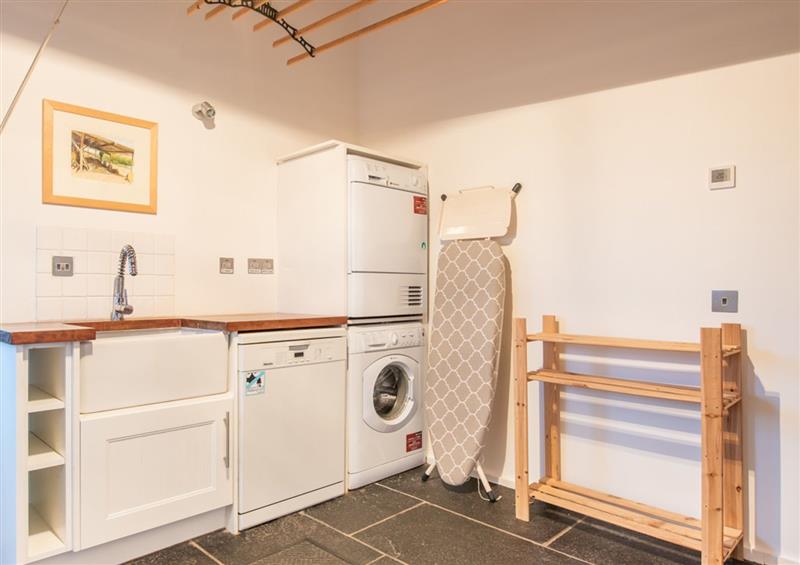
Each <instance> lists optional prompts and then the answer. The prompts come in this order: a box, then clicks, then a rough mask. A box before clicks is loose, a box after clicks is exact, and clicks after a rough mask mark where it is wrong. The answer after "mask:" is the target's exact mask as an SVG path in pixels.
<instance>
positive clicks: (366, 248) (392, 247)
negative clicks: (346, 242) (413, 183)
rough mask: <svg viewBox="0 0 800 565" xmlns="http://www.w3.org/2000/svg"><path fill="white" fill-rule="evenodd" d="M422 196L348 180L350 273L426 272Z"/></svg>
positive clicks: (425, 221)
mask: <svg viewBox="0 0 800 565" xmlns="http://www.w3.org/2000/svg"><path fill="white" fill-rule="evenodd" d="M424 198H425V196H423V195H421V194H415V193H413V192H406V191H403V190H398V189H394V188H386V187H381V186H375V185H371V184H364V183H360V182H353V183H350V218H349V223H350V272H353V273H355V272H360V273H363V272H370V273H426V272H427V266H428V251H427V238H428V216H427V204H426V205H425V210H426V213H424V214H423V213H421V209H420V207H419V204H418V201H419V199H424Z"/></svg>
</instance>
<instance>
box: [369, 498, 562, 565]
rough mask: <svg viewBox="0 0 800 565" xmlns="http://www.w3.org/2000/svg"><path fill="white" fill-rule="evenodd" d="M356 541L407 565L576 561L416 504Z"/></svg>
mask: <svg viewBox="0 0 800 565" xmlns="http://www.w3.org/2000/svg"><path fill="white" fill-rule="evenodd" d="M355 537H357V538H359V539H362V540H364V541H365V542H366V543H368V544H369V545H371V546H373V547H376V548H378V549H380V550H381V551H383V552H384V553H386V554H387V555H390V556H392V557H396V558H397V559H400V560H401V561H405V562H406V563H412V564H414V565H425V564H437V565H448V564H458V565H462V564H464V563H498V564H499V563H511V564H516V563H537V564H556V563H557V564H561V563H569V564H574V563H577V562H576V561H574V560H573V559H570V558H569V557H566V556H564V555H561V554H559V553H556V552H554V551H550V550H548V549H546V548H544V547H541V546H538V545H534V544H533V543H530V542H528V541H525V540H522V539H519V538H517V537H514V536H510V535H507V534H505V533H503V532H500V531H498V530H495V529H493V528H490V527H488V526H484V525H481V524H478V523H476V522H474V521H472V520H469V519H467V518H464V517H462V516H458V515H456V514H453V513H452V512H447V511H446V510H442V509H441V508H435V507H433V506H430V505H428V504H424V505H422V506H418V507H416V508H414V509H412V510H409V511H408V512H404V513H402V514H399V515H397V516H395V517H393V518H390V519H389V520H386V521H385V522H381V523H380V524H377V525H375V526H372V527H371V528H368V529H366V530H364V531H363V532H361V533H359V534H356V536H355Z"/></svg>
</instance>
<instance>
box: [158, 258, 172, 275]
mask: <svg viewBox="0 0 800 565" xmlns="http://www.w3.org/2000/svg"><path fill="white" fill-rule="evenodd" d="M156 274H157V275H174V274H175V256H174V255H156Z"/></svg>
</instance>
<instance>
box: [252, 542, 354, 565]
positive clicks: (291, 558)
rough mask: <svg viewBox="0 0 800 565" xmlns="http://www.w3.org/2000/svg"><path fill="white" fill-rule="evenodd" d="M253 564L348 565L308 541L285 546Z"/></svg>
mask: <svg viewBox="0 0 800 565" xmlns="http://www.w3.org/2000/svg"><path fill="white" fill-rule="evenodd" d="M253 565H348V564H347V561H342V560H341V559H339V558H338V557H336V556H335V555H333V554H332V553H328V552H327V551H325V550H324V549H322V548H321V547H319V546H316V545H314V544H313V543H311V542H310V541H301V542H300V543H298V544H296V545H293V546H291V547H287V548H286V549H284V550H283V551H279V552H278V553H273V554H272V555H270V556H269V557H265V558H264V559H259V560H258V561H256V562H254V563H253Z"/></svg>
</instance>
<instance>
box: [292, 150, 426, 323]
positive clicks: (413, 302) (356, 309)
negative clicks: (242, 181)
mask: <svg viewBox="0 0 800 565" xmlns="http://www.w3.org/2000/svg"><path fill="white" fill-rule="evenodd" d="M277 207H278V230H277V233H278V261H277V263H276V272H277V274H278V277H277V284H278V308H279V309H280V310H281V311H283V312H317V313H320V314H332V315H338V316H342V315H347V317H348V320H349V323H351V324H371V323H378V322H389V321H400V322H407V321H411V320H421V319H423V318H424V317H425V313H426V311H427V292H426V291H427V280H428V180H427V172H426V169H425V167H424V166H423V165H421V164H419V163H415V162H413V161H409V160H403V159H398V158H396V157H391V156H388V155H383V154H381V153H379V152H376V151H372V150H368V149H366V148H363V147H358V146H354V145H350V144H346V143H342V142H339V141H330V142H327V143H323V144H320V145H318V146H315V147H311V148H308V149H306V150H303V151H300V152H298V153H295V154H293V155H289V156H287V157H284V158H283V159H281V160H279V161H278V194H277Z"/></svg>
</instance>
